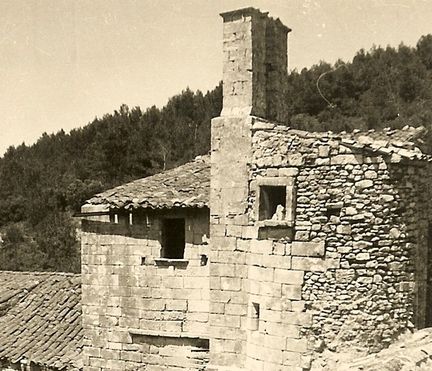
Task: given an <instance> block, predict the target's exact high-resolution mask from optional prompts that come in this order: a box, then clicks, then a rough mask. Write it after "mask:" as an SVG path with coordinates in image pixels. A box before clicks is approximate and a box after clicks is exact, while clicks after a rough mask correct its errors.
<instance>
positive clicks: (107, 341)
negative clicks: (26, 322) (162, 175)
mask: <svg viewBox="0 0 432 371" xmlns="http://www.w3.org/2000/svg"><path fill="white" fill-rule="evenodd" d="M166 217H184V218H185V219H186V236H185V237H186V247H185V256H184V259H179V260H172V259H160V257H161V218H166ZM99 218H100V219H102V220H105V221H95V220H83V235H82V307H83V326H84V332H85V344H84V362H85V369H86V370H102V369H109V370H135V369H138V368H139V367H144V365H146V368H145V369H146V370H163V369H166V370H181V369H188V370H195V369H202V368H203V367H204V364H205V363H206V362H207V351H208V316H209V302H208V299H209V288H208V286H209V280H208V276H209V266H208V264H207V261H206V257H207V256H208V249H209V247H208V244H207V241H208V236H209V230H208V229H209V227H208V226H209V221H208V218H209V216H208V209H197V210H193V209H192V210H188V211H171V212H162V211H160V212H151V211H148V212H147V213H146V214H145V215H141V216H140V217H138V215H136V217H134V218H133V225H129V224H128V220H129V219H128V215H126V214H125V215H121V214H120V215H119V217H118V224H115V223H109V222H107V220H109V217H108V216H101V217H99ZM93 219H94V217H93ZM111 219H113V218H111Z"/></svg>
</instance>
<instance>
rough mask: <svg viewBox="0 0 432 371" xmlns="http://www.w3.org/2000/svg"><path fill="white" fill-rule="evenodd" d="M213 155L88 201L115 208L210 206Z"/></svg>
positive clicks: (101, 194) (136, 181)
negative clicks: (211, 161) (211, 158)
mask: <svg viewBox="0 0 432 371" xmlns="http://www.w3.org/2000/svg"><path fill="white" fill-rule="evenodd" d="M209 189H210V156H200V157H197V158H196V159H195V160H194V161H192V162H188V163H187V164H185V165H182V166H179V167H176V168H174V169H171V170H167V171H164V172H162V173H159V174H156V175H153V176H150V177H147V178H143V179H138V180H135V181H133V182H130V183H126V184H123V185H121V186H119V187H116V188H113V189H110V190H108V191H105V192H103V193H100V194H98V195H96V196H94V197H93V198H91V199H90V200H88V201H87V204H93V205H101V204H106V205H109V206H110V207H111V208H138V207H143V208H153V209H156V208H173V207H206V206H207V205H208V203H209Z"/></svg>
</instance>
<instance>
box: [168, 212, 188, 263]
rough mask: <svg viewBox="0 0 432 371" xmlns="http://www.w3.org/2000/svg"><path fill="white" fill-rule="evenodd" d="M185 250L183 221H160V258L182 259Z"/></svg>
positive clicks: (176, 219)
mask: <svg viewBox="0 0 432 371" xmlns="http://www.w3.org/2000/svg"><path fill="white" fill-rule="evenodd" d="M184 250H185V220H184V219H183V218H175V219H174V218H173V219H163V220H162V257H163V258H168V259H183V257H184Z"/></svg>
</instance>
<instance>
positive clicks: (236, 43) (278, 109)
mask: <svg viewBox="0 0 432 371" xmlns="http://www.w3.org/2000/svg"><path fill="white" fill-rule="evenodd" d="M221 16H222V18H223V20H224V33H223V110H222V114H221V116H245V115H252V116H258V117H262V118H265V119H268V120H273V121H278V122H285V121H286V119H287V109H286V103H285V100H286V99H285V96H286V84H287V59H288V58H287V37H288V33H289V32H290V31H291V30H290V29H289V28H288V27H286V26H284V25H283V24H282V22H281V21H280V20H279V19H273V18H271V17H269V16H268V13H262V12H261V11H259V10H258V9H255V8H245V9H239V10H235V11H231V12H226V13H222V14H221Z"/></svg>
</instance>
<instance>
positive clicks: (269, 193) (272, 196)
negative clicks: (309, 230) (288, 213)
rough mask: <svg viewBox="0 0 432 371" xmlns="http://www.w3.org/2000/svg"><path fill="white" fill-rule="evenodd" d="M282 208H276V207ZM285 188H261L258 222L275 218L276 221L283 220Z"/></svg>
mask: <svg viewBox="0 0 432 371" xmlns="http://www.w3.org/2000/svg"><path fill="white" fill-rule="evenodd" d="M279 205H280V206H282V208H278V206H279ZM285 209H286V187H285V186H261V187H260V205H259V220H269V219H272V218H273V216H275V219H276V220H282V219H285Z"/></svg>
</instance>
